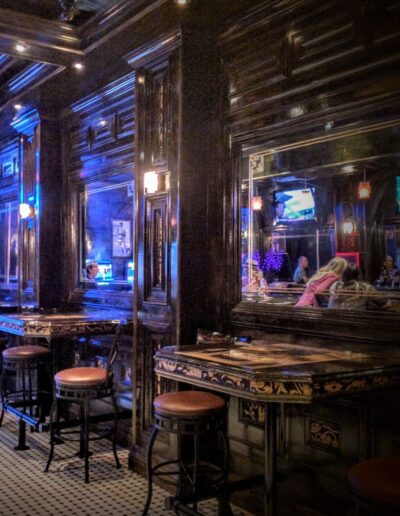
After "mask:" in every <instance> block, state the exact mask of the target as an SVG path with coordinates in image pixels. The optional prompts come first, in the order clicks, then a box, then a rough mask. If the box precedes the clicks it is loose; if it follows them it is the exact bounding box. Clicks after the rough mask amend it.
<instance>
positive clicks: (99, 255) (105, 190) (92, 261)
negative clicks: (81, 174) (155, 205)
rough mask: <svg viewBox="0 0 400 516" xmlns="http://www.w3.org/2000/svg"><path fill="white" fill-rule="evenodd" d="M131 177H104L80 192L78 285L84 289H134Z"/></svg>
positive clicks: (125, 290) (127, 290)
mask: <svg viewBox="0 0 400 516" xmlns="http://www.w3.org/2000/svg"><path fill="white" fill-rule="evenodd" d="M131 177H132V176H130V177H129V176H128V175H118V176H111V177H106V178H102V179H99V180H96V181H94V182H91V183H89V184H87V185H85V186H83V188H82V190H81V191H80V193H79V206H80V209H79V219H80V251H79V264H80V266H79V271H80V276H79V287H80V288H81V289H83V290H92V291H96V290H97V291H98V290H105V291H114V292H129V291H132V290H133V279H134V269H135V263H134V260H133V225H134V219H133V201H134V183H133V181H132V179H131ZM92 293H94V292H92Z"/></svg>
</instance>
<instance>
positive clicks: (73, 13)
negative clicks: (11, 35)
mask: <svg viewBox="0 0 400 516" xmlns="http://www.w3.org/2000/svg"><path fill="white" fill-rule="evenodd" d="M118 1H119V0H0V8H3V9H11V10H13V11H17V12H20V13H24V14H30V15H34V16H39V17H40V18H44V19H47V20H57V19H60V20H63V21H67V22H69V23H73V24H74V25H79V24H80V23H83V22H84V21H86V20H87V19H88V18H90V17H91V16H92V15H93V14H95V13H98V12H101V11H103V10H105V9H108V8H109V7H111V6H112V5H114V4H116V3H117V2H118Z"/></svg>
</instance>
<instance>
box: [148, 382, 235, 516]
mask: <svg viewBox="0 0 400 516" xmlns="http://www.w3.org/2000/svg"><path fill="white" fill-rule="evenodd" d="M153 407H154V425H153V430H152V433H151V436H150V440H149V444H148V449H147V479H148V491H147V499H146V504H145V508H144V510H143V516H145V515H146V514H147V512H148V510H149V507H150V503H151V498H152V493H153V477H158V478H161V479H162V480H163V481H164V482H166V483H167V484H170V485H174V486H176V487H177V488H178V496H179V489H180V487H181V481H182V479H184V480H186V481H187V482H188V484H189V485H190V487H191V492H192V494H193V496H194V497H195V496H196V494H198V490H199V484H200V482H199V481H200V480H201V478H200V476H201V475H203V477H204V471H205V472H206V475H209V478H207V482H208V485H214V486H215V487H216V486H218V485H223V483H225V482H226V478H227V470H228V460H229V447H228V439H227V437H226V433H225V418H226V404H225V400H224V399H223V398H221V397H220V396H217V395H215V394H212V393H209V392H202V391H180V392H168V393H166V394H162V395H160V396H157V398H155V399H154V401H153ZM159 431H164V432H167V433H170V434H176V435H177V447H178V455H177V458H176V459H175V460H169V461H164V462H161V463H160V464H157V465H156V466H154V467H153V466H152V453H153V446H154V442H155V440H156V437H157V434H158V432H159ZM207 435H209V436H215V435H218V436H220V437H221V440H222V444H223V451H224V458H223V464H222V465H217V464H212V463H210V462H207V461H204V460H201V459H200V456H199V455H200V437H201V436H207ZM182 436H189V437H191V438H193V444H194V457H193V459H192V460H190V461H187V460H185V459H184V458H183V457H182V456H181V438H182ZM176 466H177V469H176ZM172 468H175V469H172ZM173 476H175V477H176V478H177V479H176V480H174V479H172V480H171V477H173ZM211 477H212V478H211ZM203 480H204V478H203ZM194 508H196V503H194Z"/></svg>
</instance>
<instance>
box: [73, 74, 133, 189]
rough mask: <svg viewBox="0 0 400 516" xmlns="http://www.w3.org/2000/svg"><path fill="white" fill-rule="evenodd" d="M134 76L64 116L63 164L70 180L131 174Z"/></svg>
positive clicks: (105, 89)
mask: <svg viewBox="0 0 400 516" xmlns="http://www.w3.org/2000/svg"><path fill="white" fill-rule="evenodd" d="M134 107H135V75H134V74H133V73H130V74H128V75H125V76H123V77H121V78H120V79H117V80H115V81H113V82H111V83H109V84H108V85H107V86H105V87H104V88H102V89H100V90H98V91H96V92H95V93H93V94H92V95H90V96H89V97H86V98H85V99H82V100H81V101H80V102H77V103H75V104H74V105H73V106H71V108H70V109H69V110H67V111H66V112H65V113H64V117H65V123H66V125H67V132H66V135H65V158H66V159H65V164H66V170H67V174H68V175H69V176H70V178H71V179H73V180H76V181H79V180H82V179H89V178H90V177H91V176H94V175H99V174H101V173H102V172H105V173H107V172H108V173H113V172H115V171H116V170H117V169H118V170H120V171H122V170H123V169H126V170H131V171H133V166H134V165H133V164H134V146H133V139H134V134H135V109H134Z"/></svg>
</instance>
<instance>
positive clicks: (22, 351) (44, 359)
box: [0, 346, 51, 450]
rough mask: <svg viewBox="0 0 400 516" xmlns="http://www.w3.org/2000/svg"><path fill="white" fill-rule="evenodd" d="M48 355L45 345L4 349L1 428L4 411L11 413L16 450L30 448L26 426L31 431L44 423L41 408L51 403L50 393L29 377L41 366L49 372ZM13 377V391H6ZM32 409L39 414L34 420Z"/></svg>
mask: <svg viewBox="0 0 400 516" xmlns="http://www.w3.org/2000/svg"><path fill="white" fill-rule="evenodd" d="M50 355H51V354H50V351H49V349H48V348H46V347H44V346H14V347H11V348H7V349H5V350H4V351H3V353H2V361H3V363H2V374H1V403H2V411H1V416H0V426H1V424H2V422H3V417H4V412H5V410H7V411H8V412H11V413H14V415H15V416H16V417H18V418H19V436H18V446H16V447H15V449H16V450H27V449H29V447H28V446H26V444H25V431H26V423H28V424H30V425H31V427H32V428H33V427H35V426H36V424H37V422H40V421H43V420H44V416H45V414H44V413H43V408H44V406H46V405H47V406H48V405H49V404H50V394H49V392H48V391H41V390H39V387H38V383H39V382H38V378H36V382H34V379H33V377H32V376H33V373H34V372H37V371H38V370H39V368H40V367H41V366H44V370H47V371H49V365H50V360H49V359H50ZM13 374H14V375H16V385H15V389H13V390H11V391H9V390H8V387H9V385H8V383H9V382H8V380H9V378H10V377H11V375H13ZM19 377H20V378H21V381H20V383H21V388H19V386H18V378H19ZM34 383H35V384H34ZM35 409H37V410H39V411H40V412H41V413H40V415H39V418H34V417H33V415H34V414H33V411H34V410H35Z"/></svg>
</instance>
